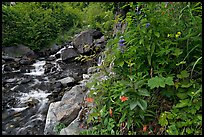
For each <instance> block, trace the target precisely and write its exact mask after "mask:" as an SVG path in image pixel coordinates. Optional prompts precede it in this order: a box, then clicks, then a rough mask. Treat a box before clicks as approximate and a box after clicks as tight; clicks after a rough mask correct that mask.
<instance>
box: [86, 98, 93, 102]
mask: <svg viewBox="0 0 204 137" xmlns="http://www.w3.org/2000/svg"><path fill="white" fill-rule="evenodd" d="M85 100H86V101H87V102H90V103H91V102H93V98H86V99H85Z"/></svg>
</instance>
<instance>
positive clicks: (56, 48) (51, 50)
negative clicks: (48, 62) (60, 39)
mask: <svg viewBox="0 0 204 137" xmlns="http://www.w3.org/2000/svg"><path fill="white" fill-rule="evenodd" d="M60 48H61V46H59V45H56V44H53V45H52V46H51V48H50V54H55V53H56V52H57V51H58V50H59V49H60Z"/></svg>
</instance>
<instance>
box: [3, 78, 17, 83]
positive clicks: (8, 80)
mask: <svg viewBox="0 0 204 137" xmlns="http://www.w3.org/2000/svg"><path fill="white" fill-rule="evenodd" d="M16 80H17V79H16V78H12V79H7V80H5V83H13V82H16Z"/></svg>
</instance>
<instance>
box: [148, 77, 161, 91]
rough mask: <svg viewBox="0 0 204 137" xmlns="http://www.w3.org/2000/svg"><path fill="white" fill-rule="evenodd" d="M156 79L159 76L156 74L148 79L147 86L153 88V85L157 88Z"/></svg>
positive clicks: (157, 79)
mask: <svg viewBox="0 0 204 137" xmlns="http://www.w3.org/2000/svg"><path fill="white" fill-rule="evenodd" d="M158 81H159V78H158V77H157V76H156V77H153V78H151V79H149V80H148V86H149V87H150V89H153V88H155V87H157V88H158V87H159V84H158Z"/></svg>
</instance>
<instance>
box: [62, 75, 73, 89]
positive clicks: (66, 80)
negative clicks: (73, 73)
mask: <svg viewBox="0 0 204 137" xmlns="http://www.w3.org/2000/svg"><path fill="white" fill-rule="evenodd" d="M58 81H59V82H61V83H62V85H63V86H64V87H66V86H67V84H70V83H73V82H74V81H75V80H74V78H72V77H66V78H63V79H60V80H58Z"/></svg>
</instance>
